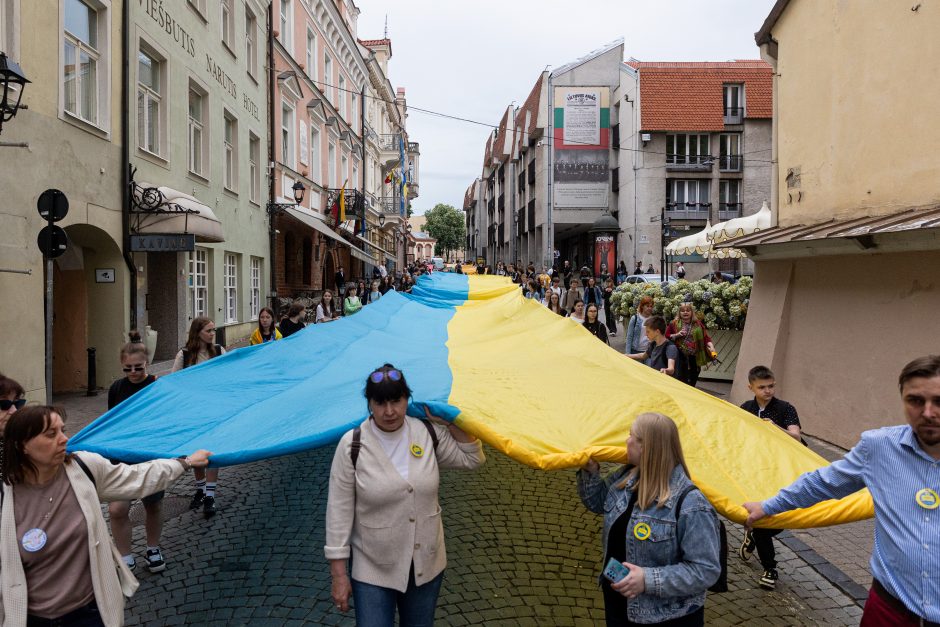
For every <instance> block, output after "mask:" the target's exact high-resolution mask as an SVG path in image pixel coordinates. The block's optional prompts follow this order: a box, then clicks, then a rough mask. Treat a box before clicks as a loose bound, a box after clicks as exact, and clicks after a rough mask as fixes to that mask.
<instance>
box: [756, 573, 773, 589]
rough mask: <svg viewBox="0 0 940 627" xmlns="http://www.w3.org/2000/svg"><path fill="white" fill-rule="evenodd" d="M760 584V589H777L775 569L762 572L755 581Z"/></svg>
mask: <svg viewBox="0 0 940 627" xmlns="http://www.w3.org/2000/svg"><path fill="white" fill-rule="evenodd" d="M757 583H758V584H760V587H761V588H764V589H765V590H773V589H774V588H776V587H777V569H776V568H768V569H767V570H765V571H764V574H763V575H761V576H760V579H759V580H758V581H757Z"/></svg>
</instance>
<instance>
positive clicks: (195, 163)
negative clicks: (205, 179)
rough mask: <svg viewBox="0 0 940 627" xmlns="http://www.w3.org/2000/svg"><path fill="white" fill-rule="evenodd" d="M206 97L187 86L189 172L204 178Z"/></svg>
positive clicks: (194, 88)
mask: <svg viewBox="0 0 940 627" xmlns="http://www.w3.org/2000/svg"><path fill="white" fill-rule="evenodd" d="M205 122H206V95H205V94H204V93H203V92H201V91H199V89H198V88H197V87H196V86H194V85H193V84H192V83H190V86H189V171H190V172H192V173H193V174H198V175H199V176H205V173H206V162H207V161H208V159H207V155H206V153H207V152H208V142H207V137H206V135H207V132H206V124H205Z"/></svg>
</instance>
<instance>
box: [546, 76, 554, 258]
mask: <svg viewBox="0 0 940 627" xmlns="http://www.w3.org/2000/svg"><path fill="white" fill-rule="evenodd" d="M547 93H548V96H547V98H546V99H547V100H548V118H547V119H546V120H545V127H546V128H547V129H549V135H548V142H547V143H548V146H546V154H547V157H546V159H545V181H546V187H547V193H546V195H545V244H546V246H547V248H548V250H547V252H546V253H545V258H546V259H547V260H548V263H549V264H551V263H552V262H553V261H554V260H555V257H554V251H555V241H554V240H555V237H554V236H555V232H554V231H555V229H554V227H553V225H552V177H553V176H554V174H555V169H554V167H553V164H552V158H553V157H554V155H553V150H552V148H553V145H554V143H555V102H554V98H553V93H554V92H553V91H552V73H551V72H549V73H548V92H547Z"/></svg>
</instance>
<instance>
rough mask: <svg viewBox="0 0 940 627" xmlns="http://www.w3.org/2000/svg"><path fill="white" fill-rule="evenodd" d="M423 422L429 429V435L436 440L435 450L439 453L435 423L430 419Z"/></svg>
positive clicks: (432, 439) (433, 440)
mask: <svg viewBox="0 0 940 627" xmlns="http://www.w3.org/2000/svg"><path fill="white" fill-rule="evenodd" d="M421 424H423V425H424V426H425V428H426V429H427V430H428V435H430V436H431V441H432V442H434V452H435V453H437V431H435V430H434V425H432V424H431V421H430V420H422V421H421Z"/></svg>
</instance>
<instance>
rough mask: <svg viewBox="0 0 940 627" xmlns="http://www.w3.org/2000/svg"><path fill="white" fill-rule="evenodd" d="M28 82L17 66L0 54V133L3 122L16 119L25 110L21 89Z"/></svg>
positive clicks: (14, 62)
mask: <svg viewBox="0 0 940 627" xmlns="http://www.w3.org/2000/svg"><path fill="white" fill-rule="evenodd" d="M29 82H31V81H29V79H27V78H26V76H25V75H24V74H23V70H22V68H20V66H19V64H18V63H17V62H16V61H12V60H11V59H9V58H8V57H7V55H5V54H4V53H2V52H0V133H2V132H3V123H4V122H9V121H10V120H12V119H13V118H14V117H16V114H17V112H18V111H19V110H20V109H26V108H27V107H26V105H24V104H21V102H22V100H23V89H24V87H25V85H26V83H29Z"/></svg>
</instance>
